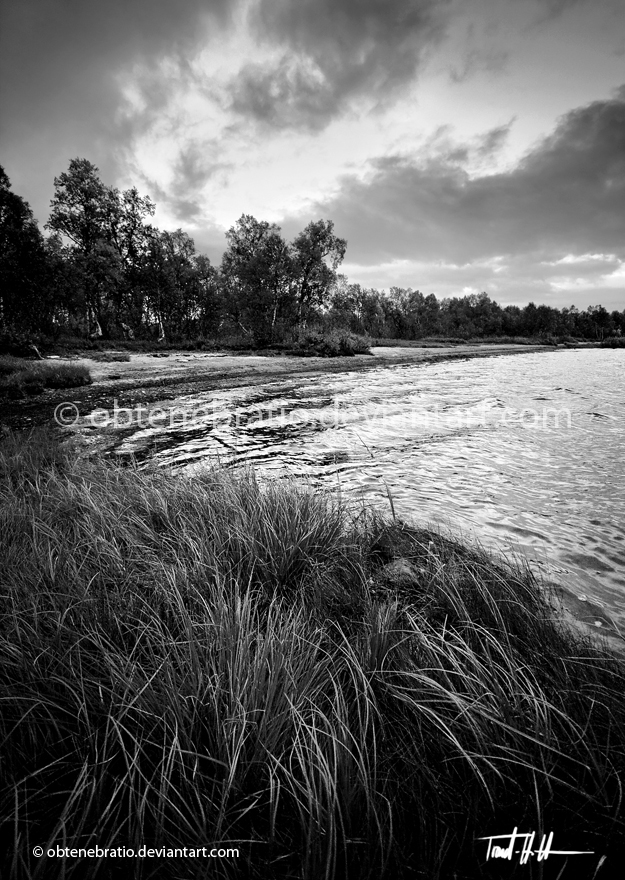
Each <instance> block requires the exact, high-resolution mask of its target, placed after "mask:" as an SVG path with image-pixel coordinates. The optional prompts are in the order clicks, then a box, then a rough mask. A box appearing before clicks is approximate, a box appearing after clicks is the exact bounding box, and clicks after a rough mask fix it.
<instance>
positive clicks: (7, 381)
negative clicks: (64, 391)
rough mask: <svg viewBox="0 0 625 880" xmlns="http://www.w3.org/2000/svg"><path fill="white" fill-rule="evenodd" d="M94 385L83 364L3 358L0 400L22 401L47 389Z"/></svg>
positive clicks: (0, 365) (0, 375)
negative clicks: (7, 398)
mask: <svg viewBox="0 0 625 880" xmlns="http://www.w3.org/2000/svg"><path fill="white" fill-rule="evenodd" d="M90 383H91V375H90V373H89V370H88V368H87V367H85V366H84V365H83V364H62V363H55V362H49V361H46V362H42V361H23V360H20V359H19V358H13V357H2V358H0V397H9V398H12V399H20V398H23V397H26V396H27V395H35V394H41V393H43V391H45V389H46V388H75V387H77V386H80V385H89V384H90Z"/></svg>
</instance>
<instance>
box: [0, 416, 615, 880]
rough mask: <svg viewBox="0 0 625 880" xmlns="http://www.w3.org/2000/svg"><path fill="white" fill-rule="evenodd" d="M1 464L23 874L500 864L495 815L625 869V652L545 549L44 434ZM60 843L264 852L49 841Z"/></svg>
mask: <svg viewBox="0 0 625 880" xmlns="http://www.w3.org/2000/svg"><path fill="white" fill-rule="evenodd" d="M0 486H1V498H0V530H1V534H2V547H1V551H0V571H1V572H2V590H1V593H2V604H1V609H2V610H1V613H0V653H1V656H2V665H1V667H0V669H1V671H0V701H1V702H0V706H1V711H0V742H2V761H1V763H0V775H1V783H2V784H1V788H0V791H1V795H0V798H1V800H0V822H1V825H2V829H1V830H2V832H3V836H4V839H5V840H7V839H8V840H9V841H11V842H12V843H11V845H10V846H9V848H8V849H5V850H3V852H2V856H0V858H2V859H3V860H4V864H3V874H2V876H7V877H15V878H17V880H26V878H33V880H35V878H44V877H45V878H47V877H63V878H82V877H86V876H87V877H98V878H112V877H117V876H134V877H146V878H147V877H159V878H161V877H163V878H178V877H185V878H187V880H188V878H200V877H205V876H208V875H209V874H210V876H211V877H213V876H214V877H233V878H234V877H250V878H292V877H300V878H313V877H314V878H324V877H325V878H330V877H345V876H347V877H353V878H384V877H386V878H396V877H397V878H402V877H406V878H407V877H427V878H448V877H454V876H457V877H476V876H502V873H501V863H492V862H491V863H489V865H487V866H484V857H485V853H486V848H485V844H484V843H483V842H482V841H478V840H477V838H479V837H482V836H485V835H490V834H503V833H508V832H511V831H512V829H513V827H514V826H517V827H518V828H519V830H520V831H530V830H535V831H536V832H537V833H538V834H540V833H543V832H545V833H548V832H549V831H554V834H555V841H556V844H557V846H556V844H554V848H557V849H575V850H594V851H595V853H596V856H594V857H581V856H580V857H577V861H576V862H575V864H574V865H572V866H571V868H570V872H569V874H565V876H569V875H570V876H575V877H583V876H588V877H591V876H593V871H594V869H595V867H596V865H597V862H598V860H599V857H600V856H602V855H607V857H608V858H607V861H606V862H605V864H606V865H610V864H618V862H617V851H618V847H619V846H621V845H622V844H623V842H624V838H625V833H624V831H625V829H624V822H623V813H622V790H621V778H622V774H623V772H624V771H625V706H624V705H623V699H622V693H623V684H624V681H625V677H624V672H625V668H624V665H623V662H622V661H621V660H618V659H616V658H614V657H612V656H611V655H610V654H609V653H608V652H607V651H604V650H602V649H600V648H598V647H596V646H594V645H592V644H590V643H589V642H587V641H584V640H582V639H580V637H579V636H575V635H573V634H572V633H571V632H569V631H568V630H566V629H565V628H564V626H563V625H561V624H560V623H559V622H558V618H557V616H556V614H555V611H554V609H553V607H552V606H551V604H550V600H549V597H548V596H547V595H546V594H545V593H544V591H543V590H542V589H541V588H540V586H539V585H538V584H537V583H536V582H535V580H534V579H533V577H532V575H531V573H530V572H529V571H528V570H527V569H526V568H523V567H516V568H515V567H511V566H510V565H508V564H506V563H504V562H502V561H499V560H497V559H494V558H492V557H490V556H487V555H486V554H484V553H483V552H481V551H479V550H477V549H474V548H470V547H466V546H463V545H461V544H459V543H456V542H455V541H453V540H451V539H449V538H446V537H443V536H441V535H439V534H436V533H432V532H429V531H427V530H421V529H416V528H410V527H408V526H405V525H402V524H401V523H392V524H391V523H386V522H384V521H383V520H381V519H379V518H377V517H376V516H374V515H372V514H370V513H367V512H361V513H360V514H359V515H358V516H356V515H354V514H351V513H350V511H349V510H347V509H346V508H345V507H344V506H343V505H342V504H341V503H340V502H339V501H338V500H337V499H336V498H333V497H329V496H324V495H312V494H311V493H309V492H308V491H305V490H304V489H302V488H299V487H297V486H295V485H289V484H284V485H283V484H277V483H270V484H269V485H267V486H260V485H259V484H258V483H257V482H256V480H255V479H254V477H253V475H252V474H247V475H244V476H241V477H235V476H233V475H231V474H229V473H226V472H207V473H204V474H202V475H196V476H193V477H184V476H179V475H178V476H173V475H171V474H169V473H165V472H158V471H156V470H154V471H138V470H134V469H132V468H121V467H118V466H114V465H111V464H107V463H106V462H103V461H101V460H97V459H96V460H88V459H87V458H86V457H85V456H84V455H80V454H77V453H76V452H75V451H74V450H72V449H71V448H69V447H67V446H63V445H59V444H58V442H57V441H55V440H54V439H53V438H51V437H50V436H48V435H46V434H45V433H40V434H36V435H31V436H30V438H29V440H28V442H25V441H24V438H22V437H19V436H17V435H11V434H9V435H7V436H6V437H5V438H4V439H3V440H2V442H1V443H0ZM57 844H58V845H60V846H73V847H85V848H87V847H89V846H95V845H96V844H97V845H99V846H101V847H105V846H108V847H121V846H126V847H133V848H135V849H138V848H139V847H140V846H141V845H142V844H144V845H147V846H159V845H166V846H170V847H174V846H178V847H182V846H187V847H199V846H209V847H210V846H224V847H225V846H236V847H239V848H240V853H241V855H240V858H239V859H237V860H234V859H231V860H226V859H224V860H222V861H216V860H211V862H210V864H207V862H206V860H202V859H199V860H198V859H188V860H187V861H185V860H171V859H170V860H169V861H167V860H165V859H161V860H159V859H151V860H139V859H136V860H133V861H128V860H122V861H115V860H113V859H101V860H99V861H97V860H95V859H93V860H91V861H90V862H87V861H85V860H82V861H81V860H78V859H75V860H72V859H66V860H61V859H48V858H46V857H44V858H41V859H35V858H33V857H32V856H31V852H32V848H33V846H35V845H40V846H42V847H43V848H44V850H45V849H48V848H49V847H51V846H55V845H57ZM584 859H586V860H587V861H584ZM554 862H558V863H557V865H556V867H557V868H558V870H560V869H561V868H562V862H563V860H562V859H561V858H560V859H559V861H558V857H552V858H551V860H550V865H553V864H554ZM491 867H492V868H493V871H494V873H492V874H489V873H488V871H489V870H490V868H491ZM545 870H546V865H545V864H543V863H537V862H536V861H535V860H531V861H530V863H529V864H527V865H521V866H520V865H518V864H517V863H510V864H508V863H506V864H505V876H506V877H513V876H523V877H526V878H536V877H542V876H546V875H544V874H543V872H544V871H545ZM585 871H586V872H588V873H584V872H585ZM599 876H602V875H601V874H600V875H599Z"/></svg>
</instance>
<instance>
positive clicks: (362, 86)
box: [0, 0, 625, 310]
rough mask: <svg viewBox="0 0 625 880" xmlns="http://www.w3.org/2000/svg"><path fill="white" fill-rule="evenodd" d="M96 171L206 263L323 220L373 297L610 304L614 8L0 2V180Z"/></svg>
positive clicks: (619, 104) (624, 115)
mask: <svg viewBox="0 0 625 880" xmlns="http://www.w3.org/2000/svg"><path fill="white" fill-rule="evenodd" d="M75 157H81V158H86V159H89V160H90V161H91V162H93V163H94V164H95V165H96V166H97V167H98V168H99V169H100V176H101V178H102V180H103V181H104V182H105V183H106V184H109V185H115V186H117V187H120V188H127V187H130V186H137V188H138V189H139V191H140V192H141V194H143V195H149V196H151V197H152V199H153V200H154V201H155V202H156V205H157V213H156V217H155V222H156V223H157V225H158V226H159V227H160V228H163V229H175V228H178V227H180V228H182V229H184V230H185V231H186V232H188V233H189V234H190V235H191V236H192V237H193V238H194V240H195V244H196V248H197V250H198V251H200V252H203V253H207V254H208V255H209V257H210V258H211V260H212V261H213V263H216V264H218V263H219V261H220V259H221V254H222V253H223V251H224V249H225V246H226V240H225V232H226V230H227V229H229V228H230V227H231V226H232V225H233V224H234V223H235V222H236V221H237V219H238V218H239V217H240V216H241V215H242V214H252V215H253V216H255V217H256V218H257V219H259V220H268V221H270V222H274V223H277V224H278V225H279V226H280V227H281V228H282V230H283V234H284V235H285V237H286V238H287V239H288V240H291V239H292V238H293V237H294V236H295V235H296V234H297V233H298V232H299V231H301V230H302V229H303V228H304V227H305V226H306V225H307V224H308V223H309V222H310V221H311V220H318V219H321V218H322V219H326V220H332V221H333V222H334V226H335V232H336V233H337V234H338V235H340V236H341V237H343V238H345V239H346V240H347V252H346V257H345V261H344V263H343V265H342V267H341V272H343V273H344V274H345V275H346V276H347V277H348V279H349V280H350V281H352V282H358V283H360V284H362V285H364V286H367V287H377V288H379V289H382V288H384V289H388V288H390V287H391V286H400V287H412V288H413V289H418V290H421V291H422V292H424V293H425V294H429V293H434V294H436V295H437V296H438V297H440V298H442V297H446V296H462V295H465V294H469V293H474V292H475V293H477V292H481V291H486V292H487V293H488V295H489V296H490V297H491V298H492V299H494V300H496V301H497V302H499V303H501V304H502V305H507V304H517V305H524V304H526V303H527V302H529V301H534V302H536V303H547V304H549V305H552V306H556V307H558V308H561V307H563V306H570V305H573V304H574V305H576V306H578V307H579V308H585V307H587V306H588V305H592V304H599V303H601V304H602V305H604V306H605V307H606V308H608V309H610V310H611V309H619V310H622V309H624V308H625V3H623V0H107V2H106V3H105V2H102V0H98V2H95V0H1V3H0V164H2V165H3V167H4V168H5V171H6V172H7V174H8V175H9V178H10V179H11V183H12V187H13V190H14V191H15V192H17V193H18V194H19V195H21V196H22V197H24V198H25V199H26V200H27V201H28V202H29V204H30V205H31V207H32V209H33V211H34V214H35V217H36V218H37V219H38V220H39V222H40V224H41V225H42V226H43V224H44V223H45V221H46V220H47V219H48V215H49V205H50V199H51V198H52V195H53V191H54V183H53V181H54V177H55V176H58V175H59V174H61V173H62V172H63V171H66V170H67V168H68V166H69V162H70V160H71V159H72V158H75Z"/></svg>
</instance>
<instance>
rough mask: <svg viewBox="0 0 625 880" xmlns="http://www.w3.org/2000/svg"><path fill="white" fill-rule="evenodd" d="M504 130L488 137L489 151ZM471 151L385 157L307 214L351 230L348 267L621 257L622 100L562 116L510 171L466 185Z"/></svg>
mask: <svg viewBox="0 0 625 880" xmlns="http://www.w3.org/2000/svg"><path fill="white" fill-rule="evenodd" d="M506 128H507V127H506V126H502V127H501V128H499V129H495V130H493V131H492V132H489V133H487V135H486V136H485V137H484V138H483V141H482V143H483V149H484V150H486V151H488V150H489V149H496V147H497V146H498V145H500V144H501V142H502V141H503V139H505V135H506ZM469 154H470V150H469V148H468V147H466V146H465V147H464V149H462V148H459V147H457V148H456V150H455V151H454V150H453V149H452V148H451V147H450V146H448V147H446V148H445V149H442V148H438V149H436V150H434V152H433V155H432V154H431V155H429V156H425V157H424V156H418V157H408V156H404V155H394V156H385V157H382V158H378V159H376V160H374V161H373V162H372V163H371V164H370V173H369V175H368V177H367V178H365V179H364V180H362V179H357V178H355V177H345V178H343V180H342V184H341V187H340V190H339V191H338V192H337V194H336V195H335V196H334V197H332V198H330V199H328V200H326V201H325V202H323V203H318V204H316V205H315V206H314V208H313V211H314V213H316V214H319V215H322V216H326V217H331V218H332V219H333V220H334V221H335V224H336V228H337V230H339V233H340V230H344V229H349V230H351V234H350V236H349V246H348V257H349V259H351V260H355V261H357V262H359V263H362V264H373V263H376V262H382V261H385V260H386V261H388V260H392V259H401V258H405V257H406V256H407V255H408V256H411V257H413V258H418V259H427V260H432V261H434V260H445V261H448V262H455V263H463V262H466V261H468V260H478V259H488V258H490V257H493V256H496V255H501V254H518V253H526V254H528V253H536V254H546V255H555V256H554V259H557V258H558V257H559V256H564V255H566V254H568V253H572V254H577V253H589V252H591V253H592V252H595V253H606V252H607V253H615V254H617V255H623V256H625V210H624V209H623V205H625V90H624V89H620V90H619V92H618V93H617V94H616V95H615V97H614V98H613V99H611V100H605V101H595V102H594V103H592V104H589V105H588V106H585V107H581V108H578V109H575V110H572V111H571V112H570V113H567V114H566V115H565V116H563V117H562V118H561V119H560V120H559V123H558V125H557V127H556V129H555V131H554V132H553V133H552V134H551V135H550V136H548V137H546V138H545V139H543V140H542V141H540V142H539V143H538V144H536V145H535V146H534V147H533V149H531V150H530V152H529V153H527V154H526V155H525V157H524V158H523V159H522V160H521V162H520V163H519V164H518V165H517V166H516V167H515V168H513V169H511V170H509V171H506V172H503V173H499V174H490V175H484V174H482V175H479V174H478V175H475V176H471V175H470V174H469V173H468V171H467V170H465V168H464V167H463V164H462V163H463V159H467V158H468V157H469Z"/></svg>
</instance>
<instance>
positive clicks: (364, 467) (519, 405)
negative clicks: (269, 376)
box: [116, 349, 625, 625]
mask: <svg viewBox="0 0 625 880" xmlns="http://www.w3.org/2000/svg"><path fill="white" fill-rule="evenodd" d="M624 378H625V351H623V350H618V349H617V350H604V349H602V350H597V349H595V350H573V351H564V352H562V351H557V352H548V353H543V352H539V353H533V354H523V355H519V356H505V357H491V358H485V359H473V360H468V361H450V362H447V363H439V364H424V365H419V366H405V365H402V366H387V367H383V368H380V369H379V370H371V371H369V372H366V373H362V372H353V373H342V374H332V375H319V376H315V377H314V378H310V377H303V378H302V379H301V380H300V379H298V378H295V379H291V380H281V381H277V382H270V383H267V384H264V385H262V386H253V387H243V388H239V389H233V390H228V391H220V392H217V393H214V394H210V393H209V394H203V395H199V396H187V397H185V398H180V399H179V400H177V401H174V402H173V403H168V404H167V407H168V409H167V410H166V411H164V414H163V418H162V419H161V421H159V420H158V419H157V418H155V419H154V420H152V423H151V425H146V424H144V425H143V426H139V425H138V426H137V427H136V430H134V431H130V430H129V429H126V430H125V431H124V439H123V440H120V443H119V445H118V446H117V450H116V451H117V453H119V454H129V453H135V454H137V455H138V456H140V457H144V456H150V457H153V458H154V459H155V460H156V461H158V462H161V463H162V464H164V465H172V466H175V467H185V468H187V467H197V466H198V465H204V464H206V463H207V462H209V463H212V462H215V461H220V462H221V463H223V464H226V465H232V466H238V465H242V464H253V465H254V466H255V467H256V469H257V472H258V473H259V475H261V476H274V477H277V476H280V475H283V474H292V475H301V476H306V477H308V478H309V479H311V480H312V481H313V483H314V484H315V485H334V484H336V483H337V481H339V482H340V486H341V490H342V491H343V493H346V494H348V495H349V497H352V498H354V499H356V498H363V499H365V500H367V501H368V502H370V503H373V504H376V505H379V506H380V507H383V508H385V509H386V510H388V496H387V489H386V486H388V487H389V488H390V490H391V492H392V496H393V501H394V506H395V510H396V512H397V514H398V515H399V516H403V517H409V518H413V519H415V520H417V521H420V522H434V523H438V524H441V525H443V526H447V527H452V528H453V529H454V531H458V530H459V529H460V530H462V531H463V532H464V533H465V534H472V535H473V536H474V537H477V538H478V539H479V540H480V541H481V542H482V543H483V544H485V545H487V546H493V547H497V548H499V549H501V548H502V547H503V548H504V549H506V548H512V549H521V550H523V551H525V552H526V553H529V555H530V556H531V557H532V558H533V559H534V560H535V562H536V563H537V564H538V565H542V566H543V567H544V570H545V571H547V572H550V573H552V574H554V575H555V577H556V578H557V579H558V580H559V581H560V582H561V583H562V584H563V585H564V586H566V587H568V588H569V589H570V590H571V591H572V593H573V594H575V595H577V596H578V597H580V596H581V597H583V598H589V599H591V600H595V601H597V600H598V601H599V602H600V603H603V604H604V605H605V606H606V607H607V609H608V610H609V612H610V613H611V614H612V615H614V617H615V618H616V619H617V620H618V621H619V623H620V624H621V625H625V516H624V514H625V480H624V477H625V465H624V456H623V428H624V427H625V398H624V394H623V388H624V387H625V383H624V381H623V380H624ZM171 407H173V408H174V418H173V419H172V418H171Z"/></svg>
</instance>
